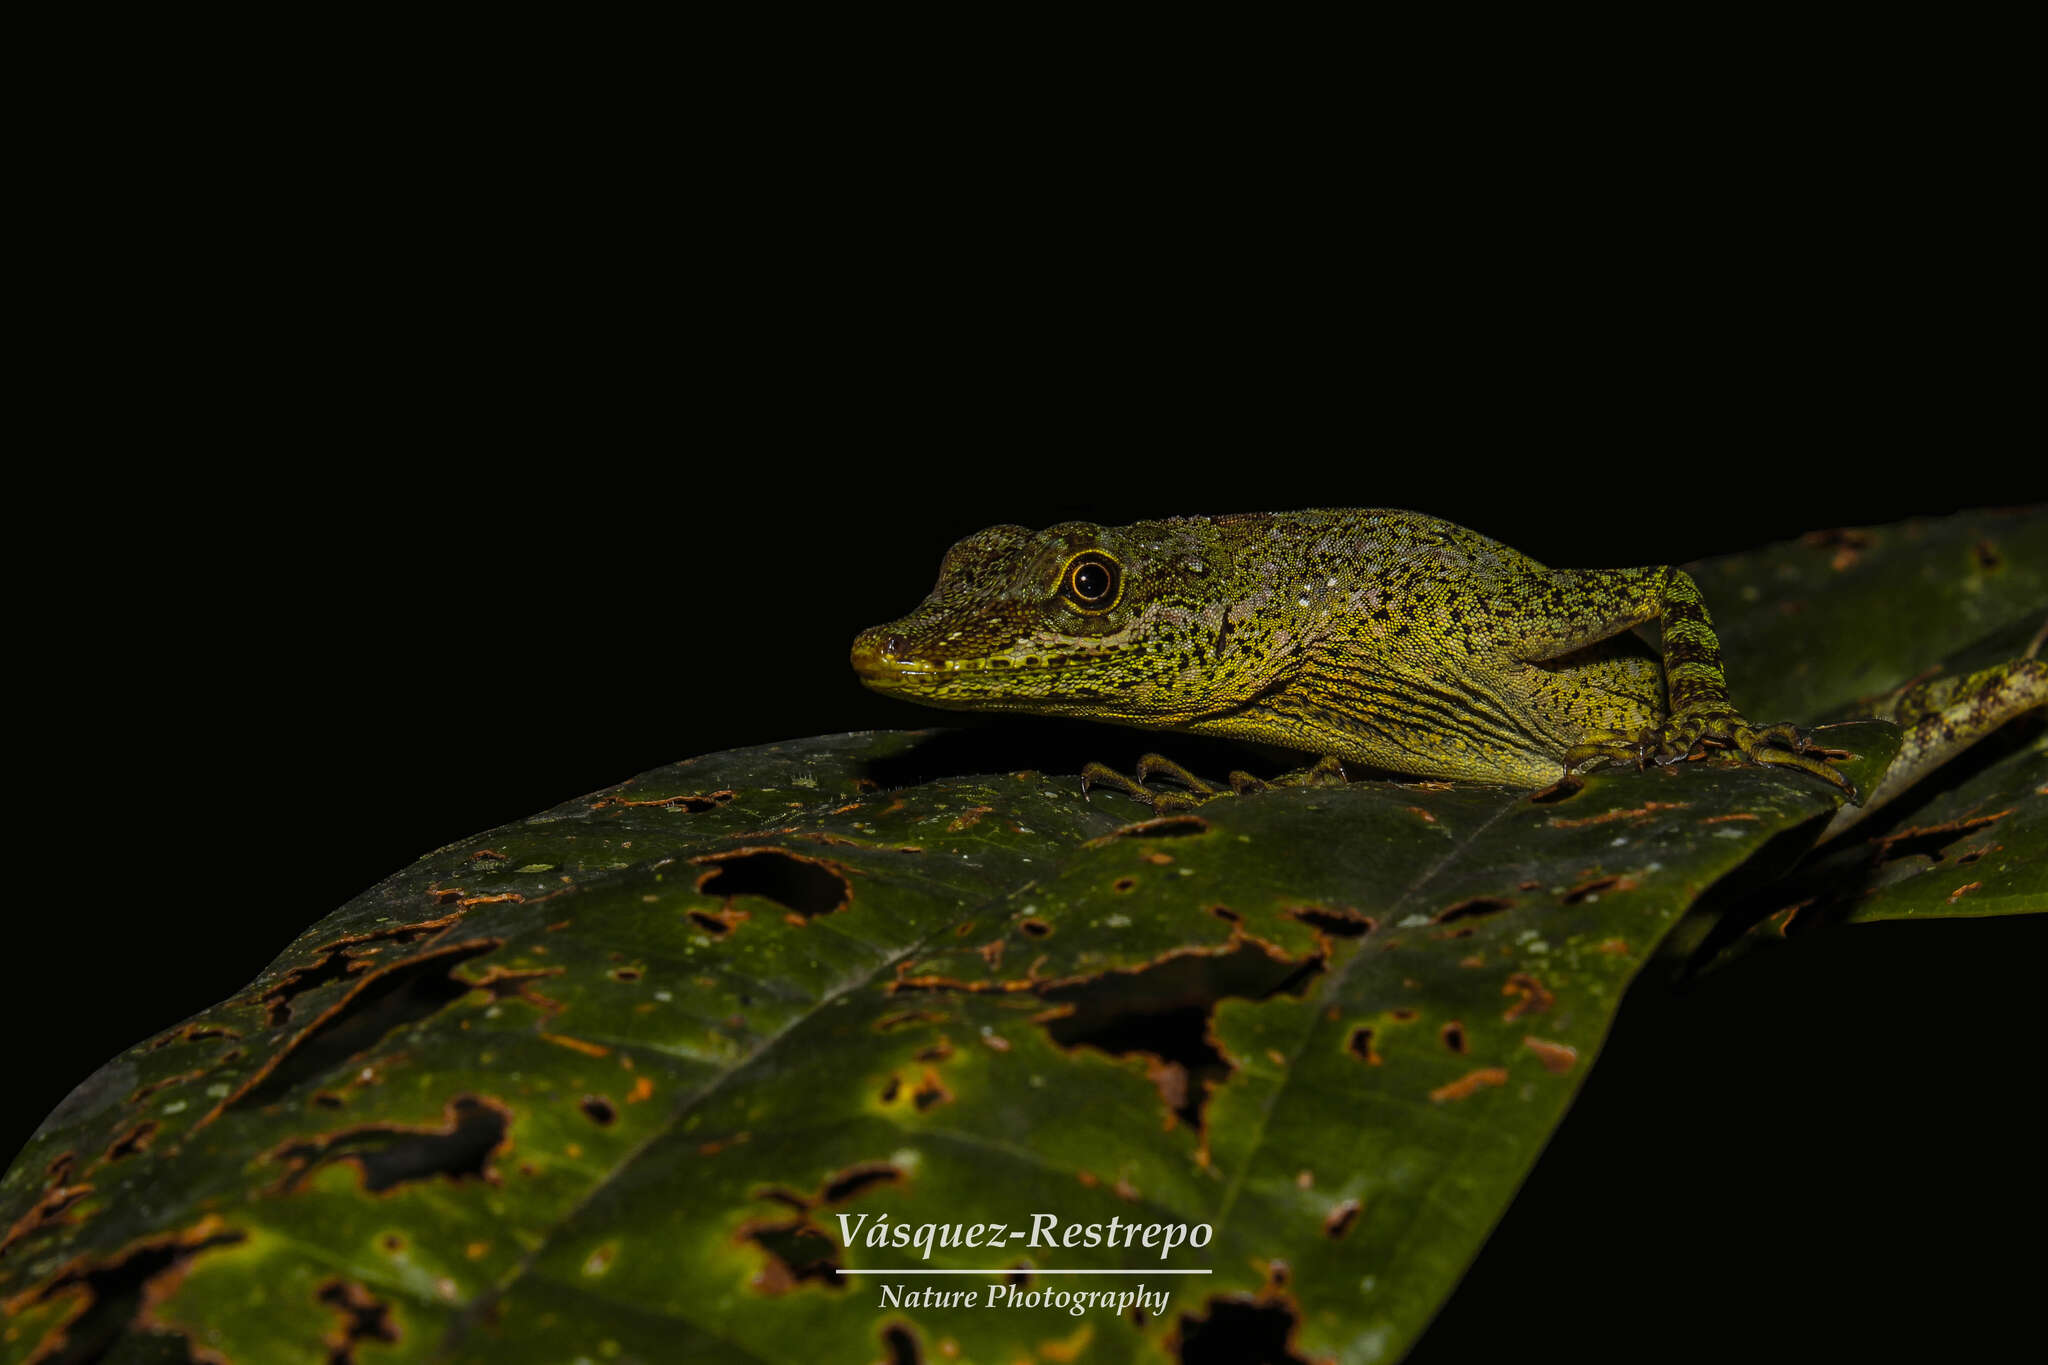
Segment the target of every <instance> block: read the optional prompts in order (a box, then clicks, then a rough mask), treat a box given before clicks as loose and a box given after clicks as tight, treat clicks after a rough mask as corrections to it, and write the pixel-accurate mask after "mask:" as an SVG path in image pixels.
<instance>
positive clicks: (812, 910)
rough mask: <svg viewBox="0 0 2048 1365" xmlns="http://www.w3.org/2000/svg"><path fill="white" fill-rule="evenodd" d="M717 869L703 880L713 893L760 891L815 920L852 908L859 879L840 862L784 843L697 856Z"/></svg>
mask: <svg viewBox="0 0 2048 1365" xmlns="http://www.w3.org/2000/svg"><path fill="white" fill-rule="evenodd" d="M692 861H693V862H696V863H697V864H698V865H700V866H703V867H709V868H710V869H711V870H710V871H709V872H707V873H705V874H704V875H703V876H701V877H699V878H698V879H697V890H699V891H700V892H702V893H703V894H705V895H707V896H724V897H725V898H726V900H727V902H728V903H730V902H731V900H732V898H733V897H735V896H759V897H761V898H762V899H764V900H771V901H774V902H775V903H776V904H777V905H780V906H782V907H783V908H784V909H786V910H789V911H790V912H791V913H793V914H798V915H802V916H803V917H804V918H805V919H810V918H812V917H813V916H816V915H829V914H832V913H833V912H835V911H838V910H843V909H845V908H846V906H847V903H848V902H849V901H851V900H852V899H853V884H852V883H851V882H849V881H848V880H847V878H846V874H845V873H844V872H842V871H840V870H839V868H838V866H837V865H836V864H833V863H828V862H826V861H825V860H823V859H821V858H809V857H805V856H804V855H803V854H800V853H791V852H789V851H788V850H787V849H781V848H743V849H738V850H736V851H734V852H731V853H715V854H710V855H708V856H706V857H702V858H696V859H692Z"/></svg>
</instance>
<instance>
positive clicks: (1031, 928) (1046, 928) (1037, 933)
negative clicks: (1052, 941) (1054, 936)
mask: <svg viewBox="0 0 2048 1365" xmlns="http://www.w3.org/2000/svg"><path fill="white" fill-rule="evenodd" d="M1017 927H1018V928H1020V929H1022V930H1023V931H1024V932H1025V933H1027V934H1029V935H1031V937H1033V938H1044V937H1045V936H1046V935H1047V934H1049V933H1051V932H1052V926H1051V925H1050V924H1047V923H1046V922H1045V921H1044V920H1042V919H1027V920H1025V921H1024V922H1023V923H1021V924H1019V925H1018V926H1017Z"/></svg>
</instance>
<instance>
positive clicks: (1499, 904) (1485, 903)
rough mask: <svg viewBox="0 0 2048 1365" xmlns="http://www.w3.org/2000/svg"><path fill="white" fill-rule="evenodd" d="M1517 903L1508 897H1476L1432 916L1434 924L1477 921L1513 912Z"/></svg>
mask: <svg viewBox="0 0 2048 1365" xmlns="http://www.w3.org/2000/svg"><path fill="white" fill-rule="evenodd" d="M1514 905H1515V903H1514V902H1513V901H1512V900H1509V899H1508V898H1507V897H1506V896H1474V897H1472V898H1471V899H1470V900H1462V901H1459V902H1458V903H1457V904H1456V905H1451V906H1446V907H1445V908H1443V909H1442V910H1439V911H1437V912H1436V914H1435V915H1433V916H1431V918H1430V922H1431V923H1432V924H1449V923H1451V922H1452V921H1454V920H1461V919H1477V918H1479V917H1480V916H1481V915H1497V914H1499V913H1500V912H1501V911H1503V910H1512V909H1513V908H1514Z"/></svg>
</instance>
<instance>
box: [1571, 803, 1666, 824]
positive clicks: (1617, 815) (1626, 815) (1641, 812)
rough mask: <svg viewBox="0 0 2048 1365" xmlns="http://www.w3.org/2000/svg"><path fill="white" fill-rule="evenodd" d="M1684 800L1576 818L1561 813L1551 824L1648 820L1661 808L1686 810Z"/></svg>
mask: <svg viewBox="0 0 2048 1365" xmlns="http://www.w3.org/2000/svg"><path fill="white" fill-rule="evenodd" d="M1687 804H1688V803H1686V802H1684V801H1645V802H1644V803H1643V804H1642V805H1640V806H1635V807H1632V808H1630V809H1628V810H1609V811H1602V812H1601V813H1600V814H1598V815H1582V816H1580V817H1578V818H1577V819H1575V820H1572V819H1566V818H1565V817H1564V816H1561V815H1553V816H1551V817H1550V824H1551V825H1552V827H1554V828H1556V829H1583V828H1585V827H1586V826H1587V825H1604V824H1607V823H1608V822H1609V821H1613V820H1646V819H1648V818H1649V817H1651V816H1653V815H1655V814H1656V813H1657V812H1658V811H1660V810H1684V809H1685V807H1686V805H1687Z"/></svg>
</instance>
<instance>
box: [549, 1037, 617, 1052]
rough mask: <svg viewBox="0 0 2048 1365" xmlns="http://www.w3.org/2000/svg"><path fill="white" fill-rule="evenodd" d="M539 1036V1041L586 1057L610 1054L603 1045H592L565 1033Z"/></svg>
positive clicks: (608, 1049)
mask: <svg viewBox="0 0 2048 1365" xmlns="http://www.w3.org/2000/svg"><path fill="white" fill-rule="evenodd" d="M539 1036H540V1040H541V1041H542V1042H544V1043H553V1044H554V1045H555V1046H556V1047H565V1048H568V1049H569V1051H571V1052H580V1053H582V1054H583V1055H584V1056H586V1057H609V1056H611V1052H612V1050H611V1049H610V1048H608V1047H606V1046H605V1045H604V1044H603V1043H593V1042H590V1041H588V1040H587V1039H583V1038H572V1037H570V1036H569V1035H568V1034H566V1033H542V1034H541V1035H539Z"/></svg>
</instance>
